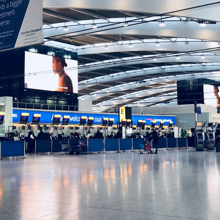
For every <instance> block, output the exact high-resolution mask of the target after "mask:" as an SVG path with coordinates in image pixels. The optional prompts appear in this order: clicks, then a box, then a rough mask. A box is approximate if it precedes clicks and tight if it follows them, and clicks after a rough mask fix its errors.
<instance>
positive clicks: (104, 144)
mask: <svg viewBox="0 0 220 220" xmlns="http://www.w3.org/2000/svg"><path fill="white" fill-rule="evenodd" d="M103 154H105V138H103Z"/></svg>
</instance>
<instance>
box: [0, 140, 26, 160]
mask: <svg viewBox="0 0 220 220" xmlns="http://www.w3.org/2000/svg"><path fill="white" fill-rule="evenodd" d="M5 157H22V158H24V157H25V142H24V141H2V142H0V159H2V158H5Z"/></svg>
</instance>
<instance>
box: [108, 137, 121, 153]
mask: <svg viewBox="0 0 220 220" xmlns="http://www.w3.org/2000/svg"><path fill="white" fill-rule="evenodd" d="M118 150H119V141H118V139H105V151H118Z"/></svg>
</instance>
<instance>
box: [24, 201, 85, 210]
mask: <svg viewBox="0 0 220 220" xmlns="http://www.w3.org/2000/svg"><path fill="white" fill-rule="evenodd" d="M20 201H29V202H39V203H47V202H44V201H38V200H31V199H20ZM50 204H51V203H50ZM57 204H58V205H66V206H71V205H72V204H67V203H57V202H56V203H55V205H57ZM76 207H83V208H84V207H86V206H83V205H77V206H76Z"/></svg>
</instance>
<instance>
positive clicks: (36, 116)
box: [32, 114, 41, 124]
mask: <svg viewBox="0 0 220 220" xmlns="http://www.w3.org/2000/svg"><path fill="white" fill-rule="evenodd" d="M40 118H41V115H40V114H33V118H32V124H39V123H40Z"/></svg>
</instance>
